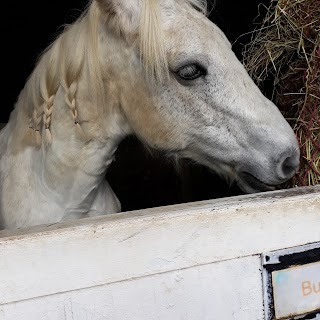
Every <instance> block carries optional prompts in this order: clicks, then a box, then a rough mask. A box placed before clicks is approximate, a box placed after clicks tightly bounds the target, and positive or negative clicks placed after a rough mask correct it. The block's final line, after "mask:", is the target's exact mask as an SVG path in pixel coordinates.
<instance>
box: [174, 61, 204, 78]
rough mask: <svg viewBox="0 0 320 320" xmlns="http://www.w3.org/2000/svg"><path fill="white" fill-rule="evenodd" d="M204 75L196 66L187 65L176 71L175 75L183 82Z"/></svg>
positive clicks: (202, 70)
mask: <svg viewBox="0 0 320 320" xmlns="http://www.w3.org/2000/svg"><path fill="white" fill-rule="evenodd" d="M204 74H205V70H204V69H203V68H201V67H200V66H198V65H197V64H189V65H186V66H184V67H182V68H180V69H179V70H178V71H177V75H178V76H179V77H180V78H181V79H183V80H194V79H197V78H199V77H200V76H202V75H204Z"/></svg>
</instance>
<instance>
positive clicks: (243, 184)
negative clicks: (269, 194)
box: [237, 172, 276, 193]
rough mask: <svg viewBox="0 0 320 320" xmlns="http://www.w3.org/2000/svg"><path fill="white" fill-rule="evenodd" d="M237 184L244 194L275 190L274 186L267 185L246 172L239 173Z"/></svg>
mask: <svg viewBox="0 0 320 320" xmlns="http://www.w3.org/2000/svg"><path fill="white" fill-rule="evenodd" d="M237 183H238V186H239V187H240V189H241V190H242V191H243V192H245V193H256V192H264V191H273V190H275V189H276V186H275V185H268V184H266V183H264V182H263V181H261V180H259V179H257V178H256V177H255V176H253V175H252V174H250V173H248V172H241V173H239V174H238V180H237Z"/></svg>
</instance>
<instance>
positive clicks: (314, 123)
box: [243, 0, 320, 187]
mask: <svg viewBox="0 0 320 320" xmlns="http://www.w3.org/2000/svg"><path fill="white" fill-rule="evenodd" d="M266 9H267V13H266V16H265V18H264V20H263V22H262V23H261V24H259V27H258V28H256V30H255V31H254V32H253V34H252V38H251V41H250V42H249V43H248V44H247V45H246V46H245V47H244V51H243V58H244V60H243V62H244V65H245V67H246V69H247V70H248V72H249V74H250V76H251V77H252V78H253V79H254V81H255V82H256V83H257V85H258V86H259V87H260V88H261V89H262V91H263V92H264V93H265V94H266V95H267V96H268V97H269V98H270V99H272V100H273V101H274V102H275V103H276V104H277V106H278V107H279V109H280V111H281V112H282V113H283V115H284V116H285V118H286V119H287V120H288V121H289V123H290V125H291V126H292V128H293V130H294V132H295V133H296V136H297V138H298V140H299V142H300V151H301V168H300V170H299V172H298V173H297V174H296V176H295V177H294V178H293V179H292V181H290V182H289V184H287V185H286V187H293V186H308V185H316V184H320V0H272V1H271V4H270V6H269V7H268V8H266ZM270 83H271V85H270ZM268 85H269V87H270V86H271V88H272V90H271V92H269V93H267V91H266V87H267V86H268Z"/></svg>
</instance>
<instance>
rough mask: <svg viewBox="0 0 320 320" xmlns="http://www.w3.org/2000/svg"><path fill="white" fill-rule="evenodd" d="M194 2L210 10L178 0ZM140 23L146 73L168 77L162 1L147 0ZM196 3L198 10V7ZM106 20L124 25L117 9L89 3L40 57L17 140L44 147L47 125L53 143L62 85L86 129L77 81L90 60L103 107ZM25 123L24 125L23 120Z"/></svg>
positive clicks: (22, 100) (23, 98)
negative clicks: (55, 111) (79, 107)
mask: <svg viewBox="0 0 320 320" xmlns="http://www.w3.org/2000/svg"><path fill="white" fill-rule="evenodd" d="M177 1H180V2H184V3H185V4H187V5H189V6H190V8H191V9H193V8H196V9H197V10H199V11H201V12H203V14H206V13H207V5H206V1H204V0H177ZM141 2H142V3H141V13H140V21H139V30H138V35H139V39H140V41H139V46H140V47H139V51H140V57H141V60H142V62H143V65H144V68H145V73H146V76H147V77H149V79H150V80H155V81H162V80H164V79H165V78H166V77H167V76H168V65H167V57H166V52H165V48H164V41H163V35H162V27H161V14H160V0H142V1H141ZM192 7H193V8H192ZM102 20H105V21H106V25H109V27H113V28H118V29H119V30H116V31H117V32H118V33H119V34H121V33H122V32H123V30H120V27H119V24H118V23H117V21H115V19H114V17H113V16H112V13H109V14H108V12H102V10H101V9H100V8H99V5H98V3H97V1H95V0H93V1H91V2H90V3H89V5H88V7H87V8H86V10H85V11H84V12H83V14H82V15H81V16H80V17H79V18H78V19H77V20H76V21H75V22H74V23H73V24H71V25H68V26H66V27H65V29H64V31H63V32H62V33H61V34H60V35H59V36H58V37H57V39H56V40H55V41H54V42H53V43H52V44H51V45H50V46H48V48H47V49H46V50H45V51H44V52H43V53H42V54H41V55H40V58H39V61H38V63H37V66H36V68H35V70H34V72H33V73H32V75H31V76H30V78H29V79H28V81H27V83H26V86H25V88H24V90H23V91H22V92H21V94H20V96H19V100H18V102H17V104H16V108H25V110H24V112H23V115H26V116H27V118H28V131H27V132H26V130H25V129H26V126H27V123H26V120H25V119H23V118H22V117H21V114H22V113H20V115H19V116H18V122H19V124H18V126H17V128H20V129H18V131H19V132H18V133H17V134H16V135H15V138H16V139H18V140H19V141H17V143H18V142H21V140H23V141H25V142H27V143H28V144H30V143H31V144H33V141H36V144H37V145H38V146H40V145H41V136H42V132H43V129H45V135H46V142H47V143H50V142H51V139H52V137H51V131H50V124H51V115H52V108H53V103H54V99H55V94H56V92H57V90H58V88H59V86H60V85H61V86H62V87H63V89H64V91H65V101H66V103H67V105H68V106H69V108H70V111H71V114H72V117H73V119H74V122H75V124H76V127H77V130H78V132H79V133H80V134H82V135H83V132H82V130H81V127H80V124H79V119H78V114H77V108H76V93H77V80H78V77H79V75H80V74H81V72H82V67H83V65H84V61H86V63H87V65H88V79H87V83H88V86H89V87H90V91H91V92H92V93H93V94H92V96H93V98H94V99H96V104H97V106H100V108H103V106H104V102H105V101H104V99H105V92H104V84H103V75H102V70H103V68H102V66H101V64H100V61H99V39H98V35H99V26H100V22H101V21H102ZM21 122H24V123H21Z"/></svg>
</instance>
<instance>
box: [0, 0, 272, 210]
mask: <svg viewBox="0 0 320 320" xmlns="http://www.w3.org/2000/svg"><path fill="white" fill-rule="evenodd" d="M261 3H264V4H265V5H268V4H269V3H270V0H243V1H237V0H218V1H217V2H216V6H215V8H214V9H213V10H212V11H211V14H210V19H211V20H212V21H213V22H215V23H216V24H217V25H218V26H219V27H220V28H221V29H222V30H223V31H224V32H225V34H226V36H227V37H228V38H229V40H230V41H231V43H233V50H234V52H235V53H236V55H237V56H238V58H239V59H240V60H241V59H242V56H241V51H242V49H243V44H245V43H247V42H248V41H249V40H250V34H247V35H244V34H246V33H248V32H250V31H252V30H253V29H254V26H255V25H254V20H255V21H256V22H258V21H259V18H257V16H258V13H259V9H258V7H259V8H260V11H262V14H263V6H262V5H259V4H261ZM86 5H87V1H84V0H81V1H80V0H79V1H75V0H64V1H63V0H56V1H50V2H49V1H41V2H36V1H28V2H26V1H4V2H3V3H2V4H1V9H2V17H1V23H2V28H1V42H2V65H1V69H2V70H1V71H2V95H1V100H2V101H1V112H0V123H4V122H7V121H8V118H9V115H10V112H11V111H12V109H13V105H14V103H15V101H16V99H17V96H18V94H19V92H20V91H21V89H22V88H23V86H24V83H25V81H26V80H27V78H28V76H29V74H30V73H31V72H32V70H33V68H34V66H35V62H36V59H37V57H38V55H39V54H40V53H41V52H42V50H44V49H45V48H46V47H47V46H48V45H49V43H50V42H51V41H52V40H53V39H54V38H55V36H56V35H57V34H58V33H60V32H61V31H62V28H63V27H62V26H63V25H64V24H66V23H72V22H73V21H74V20H75V19H76V18H77V17H78V16H79V14H80V12H81V11H82V10H83V8H84V7H85V6H86ZM128 155H129V156H128ZM107 178H108V181H109V182H110V184H111V186H112V187H113V189H114V191H115V192H116V194H117V195H118V197H119V199H120V201H121V203H122V208H123V210H132V209H138V208H147V207H154V206H160V205H167V204H174V203H181V202H187V201H196V200H205V199H212V198H220V197H225V196H231V195H238V194H242V192H241V191H240V190H239V189H238V188H237V187H236V186H231V187H229V186H228V185H227V184H226V183H225V182H224V181H223V180H222V179H220V178H219V177H217V176H216V175H215V174H213V173H212V172H210V171H209V170H207V169H206V168H204V167H202V166H199V165H195V164H192V163H189V162H187V161H181V163H180V167H179V169H177V168H176V167H175V166H173V165H172V162H171V160H170V159H167V158H166V157H165V156H163V155H161V154H158V153H156V152H152V154H151V153H150V152H149V151H147V150H146V149H145V148H144V147H143V146H142V145H141V144H140V143H139V142H138V141H137V140H136V139H135V138H133V137H130V138H128V139H125V141H124V142H123V143H121V145H120V147H119V149H118V151H117V154H116V162H115V163H114V164H112V166H111V168H110V170H109V172H108V174H107Z"/></svg>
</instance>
